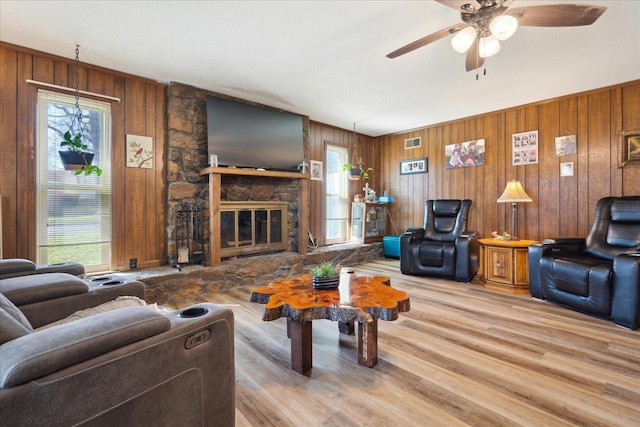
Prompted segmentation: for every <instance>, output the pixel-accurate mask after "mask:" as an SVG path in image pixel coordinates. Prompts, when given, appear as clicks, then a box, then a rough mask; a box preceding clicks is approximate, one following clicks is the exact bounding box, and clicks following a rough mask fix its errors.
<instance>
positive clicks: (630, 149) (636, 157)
mask: <svg viewBox="0 0 640 427" xmlns="http://www.w3.org/2000/svg"><path fill="white" fill-rule="evenodd" d="M618 135H619V136H620V146H619V147H618V151H619V156H620V161H619V162H618V167H619V168H623V167H626V166H640V130H632V131H629V132H619V133H618Z"/></svg>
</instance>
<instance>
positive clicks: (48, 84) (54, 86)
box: [27, 79, 121, 103]
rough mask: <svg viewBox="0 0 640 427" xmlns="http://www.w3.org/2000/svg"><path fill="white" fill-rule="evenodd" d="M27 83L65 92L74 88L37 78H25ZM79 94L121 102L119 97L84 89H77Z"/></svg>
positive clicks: (73, 90) (72, 90)
mask: <svg viewBox="0 0 640 427" xmlns="http://www.w3.org/2000/svg"><path fill="white" fill-rule="evenodd" d="M27 84H33V85H37V86H44V87H50V88H53V89H60V90H66V91H67V92H75V91H76V90H75V89H74V88H72V87H66V86H58V85H52V84H51V83H45V82H39V81H37V80H29V79H27ZM79 92H80V93H81V94H83V95H89V96H95V97H96V98H102V99H108V100H110V101H116V102H118V103H120V102H121V100H120V98H115V97H113V96H108V95H102V94H99V93H95V92H87V91H86V90H81V91H79Z"/></svg>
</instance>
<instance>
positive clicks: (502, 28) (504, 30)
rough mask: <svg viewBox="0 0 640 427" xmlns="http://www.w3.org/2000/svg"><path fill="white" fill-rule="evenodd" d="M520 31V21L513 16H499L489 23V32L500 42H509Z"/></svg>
mask: <svg viewBox="0 0 640 427" xmlns="http://www.w3.org/2000/svg"><path fill="white" fill-rule="evenodd" d="M517 29H518V20H517V19H516V18H515V17H513V16H511V15H499V16H496V17H495V18H493V19H492V20H491V22H490V23H489V31H491V34H492V35H493V36H494V37H495V38H497V39H498V40H507V39H508V38H509V37H511V36H512V35H513V33H515V32H516V30H517Z"/></svg>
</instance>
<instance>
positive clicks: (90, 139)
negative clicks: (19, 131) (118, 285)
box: [36, 90, 111, 272]
mask: <svg viewBox="0 0 640 427" xmlns="http://www.w3.org/2000/svg"><path fill="white" fill-rule="evenodd" d="M80 108H81V109H82V124H81V126H82V133H83V136H84V138H85V142H86V143H87V145H89V148H90V149H91V151H93V152H94V153H95V157H94V159H93V164H96V165H98V166H99V167H100V168H101V169H102V175H101V176H99V177H98V176H96V175H95V174H93V175H89V176H85V175H84V174H81V175H74V171H67V170H65V169H64V167H63V166H62V162H61V161H60V156H59V155H58V150H59V148H60V147H59V144H60V140H61V138H62V135H63V134H64V133H65V132H66V131H67V130H69V128H70V126H71V122H72V118H73V115H74V112H75V98H74V97H73V96H72V95H63V94H58V93H54V92H49V91H44V90H40V91H39V92H38V118H37V127H38V128H37V165H38V166H37V173H36V175H37V176H36V186H37V197H38V199H37V214H38V215H37V217H38V224H37V227H38V233H37V244H38V253H37V262H38V263H40V264H55V263H59V262H66V261H75V262H79V263H81V264H83V265H84V267H85V270H86V271H87V272H96V271H105V270H110V269H111V156H110V153H111V105H110V104H108V103H104V102H99V101H92V100H87V99H80Z"/></svg>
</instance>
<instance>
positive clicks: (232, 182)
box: [166, 82, 309, 265]
mask: <svg viewBox="0 0 640 427" xmlns="http://www.w3.org/2000/svg"><path fill="white" fill-rule="evenodd" d="M211 95H213V96H220V97H223V98H224V97H225V96H223V95H219V94H215V93H212V92H209V91H206V90H203V89H198V88H194V87H193V86H188V85H184V84H180V83H173V82H172V83H171V84H170V85H169V86H168V88H167V116H168V120H167V122H168V127H169V130H168V135H167V137H168V141H167V146H168V152H167V162H168V164H167V171H168V174H167V185H168V189H167V198H168V200H167V204H168V210H167V211H168V212H169V213H172V212H175V211H176V210H177V208H178V206H179V203H180V202H181V201H182V202H185V201H189V202H196V203H199V204H202V205H203V206H204V212H205V214H204V215H203V226H204V230H205V231H204V236H203V244H204V252H205V254H204V259H205V260H213V259H219V258H226V257H235V256H238V255H246V253H242V252H243V251H239V253H231V254H229V253H228V252H222V253H219V254H214V255H216V256H213V257H212V256H211V255H212V253H211V248H212V247H215V248H219V249H220V250H222V249H223V245H222V237H223V236H222V231H223V230H222V228H219V231H218V233H219V234H217V235H211V233H210V230H212V229H213V228H215V227H214V226H213V224H211V221H210V218H211V214H210V213H211V212H212V211H211V208H212V206H211V205H210V200H211V188H210V179H211V178H212V177H213V176H214V175H210V174H208V173H202V171H203V170H205V169H207V168H208V152H207V117H206V116H207V114H206V99H207V96H211ZM227 98H229V97H227ZM308 129H309V120H308V118H305V119H304V120H303V138H304V152H305V158H308V151H309V138H308ZM298 175H302V174H298ZM219 177H220V178H221V179H220V185H219V187H218V188H217V189H216V191H219V199H217V200H219V201H221V202H256V203H262V202H264V203H266V202H276V203H285V204H286V205H287V209H286V212H287V213H286V215H285V216H284V217H283V219H285V222H286V224H285V227H284V228H283V233H284V234H283V237H284V239H283V240H284V242H283V248H278V249H274V247H275V246H273V245H262V244H260V245H257V246H258V249H260V250H261V252H262V251H263V252H273V251H274V250H290V251H299V249H300V247H301V246H300V245H302V248H303V249H304V250H305V252H306V238H305V236H306V234H305V233H306V231H307V230H306V229H307V226H306V216H305V217H304V221H303V222H304V225H303V228H302V229H301V228H300V225H299V215H298V210H299V209H301V208H302V209H304V212H306V211H307V209H308V206H307V205H308V197H307V195H306V194H305V197H304V198H303V200H304V201H303V202H302V203H304V205H305V206H304V207H301V206H299V204H300V200H301V199H300V198H299V194H300V189H301V186H303V185H306V186H308V182H305V183H304V184H301V183H300V182H301V181H306V180H300V179H296V178H292V177H288V176H269V174H268V173H267V174H264V175H258V174H256V175H251V174H246V175H245V174H223V175H221V176H220V175H219ZM216 214H217V211H216ZM166 224H167V245H168V247H167V253H168V254H174V253H176V230H175V227H174V219H173V218H172V215H171V214H169V215H168V217H167V218H166ZM300 236H303V238H301V237H300ZM255 253H258V252H253V251H250V254H255ZM212 265H215V263H212Z"/></svg>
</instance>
